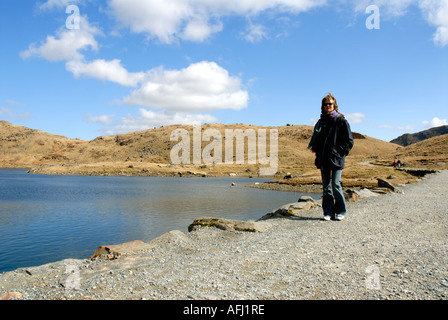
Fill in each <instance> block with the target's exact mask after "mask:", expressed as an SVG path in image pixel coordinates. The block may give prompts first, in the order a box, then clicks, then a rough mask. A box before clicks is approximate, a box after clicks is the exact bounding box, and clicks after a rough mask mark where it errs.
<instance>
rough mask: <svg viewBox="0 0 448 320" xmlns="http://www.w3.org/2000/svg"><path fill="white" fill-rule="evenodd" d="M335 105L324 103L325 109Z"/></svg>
mask: <svg viewBox="0 0 448 320" xmlns="http://www.w3.org/2000/svg"><path fill="white" fill-rule="evenodd" d="M332 105H333V103H324V107H326V106H332Z"/></svg>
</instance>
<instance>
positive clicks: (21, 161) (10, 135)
mask: <svg viewBox="0 0 448 320" xmlns="http://www.w3.org/2000/svg"><path fill="white" fill-rule="evenodd" d="M200 129H201V131H200V132H201V135H203V133H204V132H206V131H207V130H208V129H212V130H215V131H214V132H219V133H220V135H221V136H222V152H223V156H222V159H223V160H224V159H225V154H224V153H225V141H226V139H227V137H226V130H230V131H232V130H233V131H235V130H237V129H241V130H243V131H244V132H248V131H249V130H250V129H253V130H254V131H255V132H256V133H257V132H260V130H262V129H264V130H266V133H267V141H269V133H270V129H277V130H278V157H279V168H278V171H279V174H283V173H286V172H295V173H297V174H304V173H305V172H310V171H312V174H313V175H317V176H318V175H319V171H317V170H316V168H315V167H314V157H315V156H314V154H313V153H311V152H310V151H309V150H308V149H307V146H308V143H309V140H310V138H311V135H312V132H313V127H312V126H306V125H293V126H291V125H286V126H281V127H262V126H255V125H250V124H226V125H224V124H203V125H202V126H201V127H200ZM179 130H184V132H188V134H189V137H190V150H191V153H193V147H194V146H193V140H194V139H193V136H194V134H193V126H191V125H190V126H188V125H172V126H164V127H160V128H154V129H148V130H144V131H138V132H131V133H127V134H120V135H114V136H100V137H97V138H95V139H93V140H91V141H85V140H77V139H69V138H66V137H63V136H58V135H53V134H50V133H46V132H43V131H40V130H35V129H29V128H26V127H22V126H17V125H13V124H11V123H9V122H7V121H0V167H2V168H33V169H32V170H31V171H32V172H35V173H48V174H93V175H109V174H111V175H122V174H123V175H158V174H161V175H176V174H179V173H190V174H191V173H194V174H202V175H208V176H213V175H222V174H224V175H228V174H229V173H236V174H246V175H255V176H256V175H257V174H258V173H259V172H260V168H261V167H263V164H260V162H259V161H258V159H257V162H256V164H248V161H247V154H248V151H247V150H248V149H247V148H248V147H247V145H248V142H249V140H248V138H245V139H244V142H243V143H244V164H237V163H236V160H237V159H236V157H235V156H234V157H233V159H234V161H233V163H230V164H210V165H204V164H182V163H181V164H177V165H174V164H172V163H171V158H170V153H171V150H172V149H173V147H174V146H176V145H178V144H179V142H180V140H179V139H173V141H171V139H170V137H171V135H172V134H173V133H175V132H177V131H179ZM207 132H209V131H207ZM354 138H355V146H354V148H353V149H352V151H351V152H350V156H349V157H348V158H347V166H354V165H355V164H357V163H361V162H365V161H369V159H372V158H381V159H389V158H391V157H392V155H393V154H394V152H395V151H396V150H397V148H398V147H399V146H398V145H396V144H393V143H389V142H385V141H382V140H378V139H374V138H371V137H368V136H364V135H362V134H359V133H354ZM202 140H204V139H202ZM205 140H206V139H205ZM211 141H214V140H213V139H212V140H210V139H209V140H206V141H202V143H201V149H200V150H205V149H204V148H206V147H207V146H208V147H210V145H211ZM187 142H188V141H187ZM235 144H236V140H235ZM236 148H237V146H234V154H236V150H237V149H236ZM209 149H211V148H209ZM266 149H267V151H268V153H269V143H268V145H267V146H266ZM209 151H210V150H209ZM209 154H210V153H209ZM392 159H393V158H391V159H390V161H392ZM192 160H193V157H192V156H191V157H190V162H191V163H192V162H193V161H192ZM352 171H353V174H354V175H359V170H357V169H356V168H353V169H352Z"/></svg>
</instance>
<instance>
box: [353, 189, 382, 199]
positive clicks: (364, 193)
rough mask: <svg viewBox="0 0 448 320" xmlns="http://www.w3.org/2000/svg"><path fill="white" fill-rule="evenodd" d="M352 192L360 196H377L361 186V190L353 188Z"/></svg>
mask: <svg viewBox="0 0 448 320" xmlns="http://www.w3.org/2000/svg"><path fill="white" fill-rule="evenodd" d="M354 193H356V194H357V195H358V196H359V197H360V198H371V197H378V195H377V194H376V193H374V192H372V191H370V190H369V189H366V188H363V189H361V190H355V191H354Z"/></svg>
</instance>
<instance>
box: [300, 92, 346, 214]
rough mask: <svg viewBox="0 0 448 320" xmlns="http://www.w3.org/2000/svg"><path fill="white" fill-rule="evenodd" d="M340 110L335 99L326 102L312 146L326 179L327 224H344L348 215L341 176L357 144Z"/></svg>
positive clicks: (323, 206) (331, 97)
mask: <svg viewBox="0 0 448 320" xmlns="http://www.w3.org/2000/svg"><path fill="white" fill-rule="evenodd" d="M338 109H339V107H338V104H337V102H336V99H335V98H334V97H333V95H331V94H328V95H327V96H326V97H325V98H323V99H322V106H321V116H320V120H319V121H318V122H317V123H316V125H315V127H314V133H313V137H312V138H311V141H310V144H309V146H308V148H309V149H311V151H313V152H314V153H315V154H316V160H315V164H316V167H317V168H318V169H320V171H321V175H322V188H323V198H322V209H323V211H324V220H326V221H328V220H331V219H333V218H334V219H336V220H342V219H344V217H345V213H346V212H347V208H346V205H345V199H344V193H343V191H342V185H341V175H342V169H344V163H345V157H346V156H347V155H348V153H349V152H350V150H351V149H352V147H353V143H354V141H353V136H352V132H351V130H350V126H349V124H348V122H347V120H346V119H345V117H344V115H343V114H341V113H339V112H338Z"/></svg>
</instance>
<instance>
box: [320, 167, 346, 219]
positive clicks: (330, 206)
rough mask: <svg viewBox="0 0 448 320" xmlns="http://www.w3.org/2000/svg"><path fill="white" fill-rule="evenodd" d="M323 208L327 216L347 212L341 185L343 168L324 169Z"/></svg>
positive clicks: (322, 171)
mask: <svg viewBox="0 0 448 320" xmlns="http://www.w3.org/2000/svg"><path fill="white" fill-rule="evenodd" d="M321 174H322V187H323V198H322V209H323V210H324V215H325V216H332V217H334V216H335V215H338V214H341V215H344V214H345V213H346V212H347V207H346V205H345V198H344V193H343V191H342V185H341V175H342V170H331V169H322V170H321Z"/></svg>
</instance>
